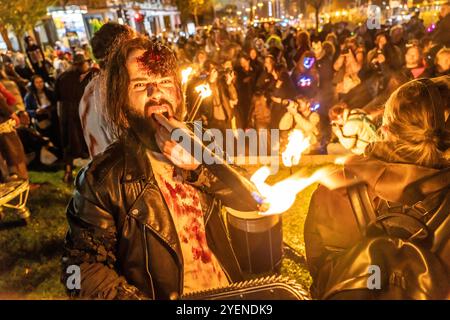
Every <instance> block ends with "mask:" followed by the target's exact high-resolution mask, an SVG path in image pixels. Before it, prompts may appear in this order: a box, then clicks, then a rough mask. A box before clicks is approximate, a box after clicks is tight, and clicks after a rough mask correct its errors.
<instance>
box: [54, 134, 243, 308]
mask: <svg viewBox="0 0 450 320" xmlns="http://www.w3.org/2000/svg"><path fill="white" fill-rule="evenodd" d="M136 141H137V139H134V138H131V137H128V138H124V139H122V140H121V141H120V142H116V143H114V144H112V145H111V146H110V147H109V148H108V149H107V150H106V151H105V152H104V153H102V154H100V155H98V156H97V157H95V158H94V159H93V160H92V162H91V163H90V164H89V165H88V166H87V167H86V168H84V169H82V170H81V172H80V173H79V174H78V177H77V179H76V189H75V193H74V196H73V198H72V200H71V201H70V203H69V206H68V208H67V219H68V222H69V227H70V228H69V231H68V233H67V236H66V243H65V253H64V257H63V270H62V274H63V276H62V280H63V283H64V284H66V280H67V277H68V276H70V273H66V270H67V267H68V266H69V265H77V266H80V268H81V289H80V290H72V291H70V290H69V293H70V294H71V295H72V296H78V297H81V298H88V299H96V298H100V299H136V298H150V299H169V298H174V297H176V296H177V295H180V294H181V293H182V289H183V257H182V253H181V247H180V243H179V240H178V236H177V232H176V230H175V225H174V222H173V220H172V218H171V215H170V212H169V211H168V209H167V206H166V204H165V202H164V200H163V197H162V195H161V192H160V191H159V188H158V186H157V183H156V180H155V179H154V176H153V173H152V170H151V165H150V161H149V160H148V158H147V156H146V154H145V149H144V147H143V145H141V144H139V143H138V142H136ZM190 175H194V176H195V177H194V178H192V177H190V181H195V182H193V184H194V185H196V186H197V187H198V188H199V189H200V190H201V192H200V194H201V199H202V208H203V210H204V220H205V229H206V237H207V241H208V245H209V248H210V249H211V250H212V251H213V253H214V254H215V255H216V257H217V258H218V260H219V262H220V264H221V265H222V267H223V269H224V271H225V273H226V275H227V277H228V278H229V281H230V282H234V281H240V280H242V273H241V269H240V266H239V264H238V261H237V259H236V256H235V254H234V251H233V248H232V246H231V243H230V241H229V238H228V236H227V232H226V229H225V225H224V221H223V217H222V214H221V204H222V203H223V204H224V205H226V206H229V207H233V208H234V209H237V210H243V211H248V208H246V207H245V204H243V203H241V202H240V201H239V199H238V198H237V197H239V195H235V194H233V192H232V190H230V189H229V188H226V187H225V186H224V185H223V184H221V182H220V181H218V180H217V179H216V178H215V177H214V176H212V175H211V174H210V173H209V172H208V171H207V169H202V170H200V173H199V174H198V175H195V174H192V173H190ZM201 181H203V182H201Z"/></svg>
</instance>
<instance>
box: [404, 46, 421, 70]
mask: <svg viewBox="0 0 450 320" xmlns="http://www.w3.org/2000/svg"><path fill="white" fill-rule="evenodd" d="M405 61H406V67H407V68H414V67H417V66H418V65H419V64H420V53H419V48H418V47H411V48H409V49H408V51H406V54H405Z"/></svg>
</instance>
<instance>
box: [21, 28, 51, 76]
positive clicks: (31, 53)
mask: <svg viewBox="0 0 450 320" xmlns="http://www.w3.org/2000/svg"><path fill="white" fill-rule="evenodd" d="M24 41H25V51H26V53H27V56H28V60H30V62H31V65H32V67H33V69H34V72H35V73H36V74H39V75H40V76H41V77H42V78H43V79H44V80H45V82H47V83H52V82H53V79H52V78H51V77H50V75H49V72H48V70H47V65H46V61H45V55H44V52H43V51H42V48H41V47H40V46H38V45H37V44H36V42H35V40H34V39H33V38H32V37H31V36H26V37H25V38H24Z"/></svg>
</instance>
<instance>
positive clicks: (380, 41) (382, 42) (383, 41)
mask: <svg viewBox="0 0 450 320" xmlns="http://www.w3.org/2000/svg"><path fill="white" fill-rule="evenodd" d="M386 44H387V39H386V36H385V35H380V36H378V37H377V45H378V48H380V49H383V48H384V46H385V45H386Z"/></svg>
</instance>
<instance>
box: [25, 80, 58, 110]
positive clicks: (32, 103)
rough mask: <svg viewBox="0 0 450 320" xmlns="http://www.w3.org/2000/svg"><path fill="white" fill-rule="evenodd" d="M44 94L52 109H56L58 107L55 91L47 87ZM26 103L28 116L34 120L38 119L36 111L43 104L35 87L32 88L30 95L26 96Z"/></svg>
mask: <svg viewBox="0 0 450 320" xmlns="http://www.w3.org/2000/svg"><path fill="white" fill-rule="evenodd" d="M44 92H45V95H46V96H47V99H48V100H49V101H50V103H51V104H52V107H54V106H55V105H56V101H55V95H54V93H53V90H52V89H50V88H47V87H45V88H44ZM24 102H25V107H26V109H27V112H28V114H29V115H30V116H31V117H32V118H34V117H36V109H38V108H39V107H40V106H41V103H40V101H39V97H38V94H37V91H36V89H35V88H34V86H30V88H29V91H28V93H27V94H26V95H25V98H24Z"/></svg>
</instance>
